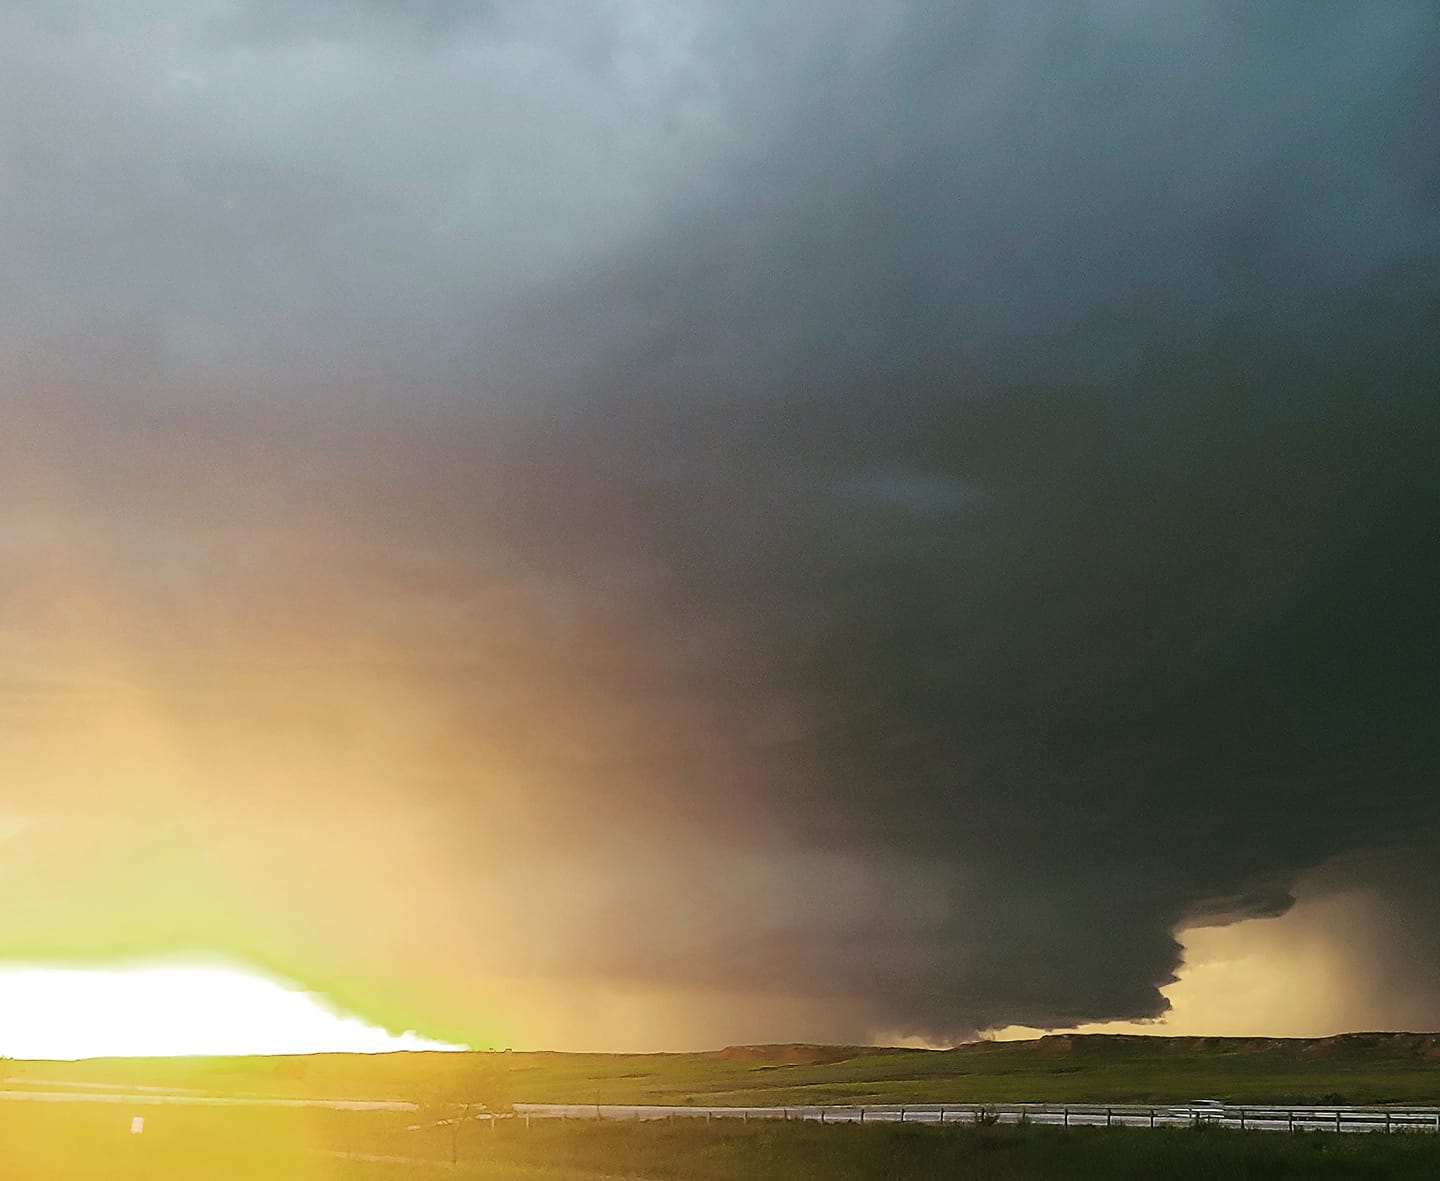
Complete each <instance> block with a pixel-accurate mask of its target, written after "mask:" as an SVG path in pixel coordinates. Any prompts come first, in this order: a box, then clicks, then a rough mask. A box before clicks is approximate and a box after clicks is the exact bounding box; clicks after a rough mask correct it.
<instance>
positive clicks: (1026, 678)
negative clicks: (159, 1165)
mask: <svg viewBox="0 0 1440 1181" xmlns="http://www.w3.org/2000/svg"><path fill="white" fill-rule="evenodd" d="M27 12H28V13H29V15H26V14H27ZM102 17H103V19H102ZM12 19H13V21H14V23H15V26H16V35H14V36H12V37H9V38H7V39H6V44H5V45H4V47H3V48H0V67H3V68H0V79H3V81H0V97H3V96H4V93H8V94H9V98H10V100H11V101H8V102H6V104H5V105H6V109H8V110H12V111H17V112H18V111H21V110H25V111H27V112H29V114H28V115H27V116H26V117H25V118H20V117H19V116H13V117H11V118H9V119H8V120H7V121H6V122H5V123H4V124H3V126H0V154H3V160H4V161H5V165H4V166H5V171H6V174H7V176H14V177H16V178H17V179H16V183H15V185H14V187H13V189H12V190H11V191H12V197H11V198H10V199H8V200H7V202H6V203H5V205H4V207H3V208H0V233H3V235H4V237H5V240H6V241H7V242H8V243H12V244H13V245H14V249H15V253H14V254H13V255H12V257H13V258H14V259H15V260H16V264H17V265H16V266H15V267H13V268H11V269H9V270H8V271H7V275H8V278H6V279H5V280H3V281H0V313H3V314H0V323H3V325H4V327H3V328H0V366H3V373H4V375H5V376H4V379H3V387H0V388H3V393H0V397H3V398H4V400H5V403H6V406H7V410H6V420H7V430H6V432H5V437H4V441H3V442H0V456H3V459H4V463H3V465H0V492H3V497H0V504H3V508H0V553H3V554H4V555H5V563H6V569H7V572H8V574H7V579H6V586H5V588H4V593H3V597H0V652H3V654H4V660H3V665H0V667H3V668H4V669H6V670H7V671H6V680H5V682H4V683H3V684H0V709H3V710H4V711H5V712H4V718H5V722H4V728H3V738H0V782H3V784H4V785H5V787H4V791H5V795H4V797H3V800H4V805H5V808H6V813H7V815H11V814H13V817H14V821H13V824H10V825H8V826H7V825H6V824H4V823H0V834H4V835H3V836H0V850H3V852H4V854H5V856H4V858H3V860H0V873H3V874H4V875H5V881H6V893H7V896H9V897H12V898H22V899H23V901H20V902H17V903H15V904H14V905H13V906H11V907H10V908H9V909H7V910H6V911H5V912H3V914H0V954H4V955H9V956H12V957H17V958H30V959H34V958H43V959H59V958H86V957H90V958H94V957H97V956H110V955H133V954H142V953H151V952H171V951H174V950H176V949H184V948H186V947H193V948H197V949H210V948H214V949H216V950H219V951H222V952H225V953H227V954H231V955H246V956H249V957H251V958H253V959H255V960H256V961H257V962H260V963H263V964H265V965H267V966H270V967H273V968H275V969H276V970H280V971H282V972H283V973H284V974H285V975H287V976H290V977H293V978H297V979H302V980H305V981H306V982H307V983H309V984H312V985H316V986H323V987H324V988H326V990H327V991H329V992H330V993H331V994H332V995H334V996H335V997H336V998H337V1000H339V1001H340V1002H341V1003H345V1004H350V1005H355V1006H359V1007H361V1008H362V1009H364V1011H366V1012H367V1013H369V1014H373V1015H374V1016H376V1017H377V1018H379V1019H386V1020H391V1021H392V1022H393V1023H394V1024H395V1025H396V1026H397V1027H400V1028H421V1029H423V1030H424V1032H426V1033H430V1034H432V1035H435V1036H440V1037H447V1038H469V1039H472V1040H477V1041H484V1040H487V1039H492V1038H496V1037H502V1036H503V1037H506V1038H510V1037H512V1036H513V1038H514V1040H515V1041H516V1042H517V1043H519V1042H525V1043H527V1044H539V1043H543V1042H547V1041H554V1042H556V1043H557V1044H558V1043H564V1044H570V1045H580V1044H583V1045H603V1046H610V1047H618V1046H620V1045H625V1044H628V1045H635V1044H637V1043H639V1042H644V1041H645V1039H646V1038H650V1037H653V1038H654V1041H653V1043H651V1042H647V1043H646V1044H655V1045H661V1044H663V1045H697V1044H707V1043H713V1042H718V1041H724V1040H730V1041H739V1040H757V1039H759V1038H785V1037H824V1038H827V1039H830V1040H845V1039H861V1038H866V1037H870V1036H874V1035H876V1034H879V1033H887V1034H915V1035H918V1036H922V1037H927V1038H940V1039H944V1038H953V1037H961V1036H966V1035H968V1034H971V1033H973V1032H974V1031H976V1030H980V1029H985V1028H989V1027H995V1026H1001V1025H1006V1024H1025V1025H1032V1026H1064V1025H1069V1024H1072V1023H1076V1022H1083V1021H1095V1020H1106V1019H1125V1018H1134V1017H1146V1016H1154V1015H1156V1014H1157V1013H1159V1012H1161V1011H1162V1010H1163V1008H1164V1005H1165V1003H1166V1002H1165V1000H1164V998H1163V997H1162V996H1161V995H1160V992H1159V988H1160V987H1161V986H1163V985H1164V984H1166V983H1167V982H1168V981H1169V980H1170V979H1171V978H1172V976H1173V973H1174V972H1175V971H1176V969H1177V967H1178V965H1179V946H1178V944H1177V943H1176V941H1175V937H1174V932H1175V931H1176V930H1177V929H1178V928H1180V927H1183V926H1185V925H1187V924H1194V923H1197V922H1220V921H1233V920H1236V919H1240V918H1245V917H1255V916H1265V915H1276V914H1280V913H1283V912H1284V911H1285V910H1286V908H1287V906H1288V905H1289V903H1290V898H1291V895H1290V890H1291V888H1292V886H1293V885H1294V883H1295V882H1296V881H1297V879H1298V878H1299V877H1300V876H1301V875H1302V874H1304V873H1306V872H1307V871H1309V870H1312V869H1314V867H1317V866H1320V865H1323V864H1326V863H1333V864H1343V865H1347V866H1348V865H1372V866H1378V865H1382V864H1384V865H1388V864H1389V863H1388V862H1387V861H1386V854H1385V851H1386V850H1388V849H1391V848H1393V847H1395V846H1396V843H1397V842H1398V841H1400V840H1402V839H1408V838H1409V837H1410V836H1411V835H1412V834H1413V833H1414V832H1416V831H1423V830H1425V829H1426V827H1427V826H1434V825H1436V824H1440V796H1437V793H1436V791H1435V783H1436V774H1437V770H1440V757H1437V756H1440V751H1437V749H1436V743H1435V740H1434V738H1433V736H1432V735H1433V733H1434V732H1435V727H1434V725H1433V720H1434V716H1435V712H1436V707H1437V705H1440V683H1437V681H1436V679H1435V677H1434V673H1433V670H1434V668H1435V667H1436V661H1437V657H1440V652H1437V638H1440V633H1437V631H1436V629H1435V628H1434V626H1433V622H1432V619H1431V614H1432V609H1431V600H1432V598H1433V589H1432V588H1433V587H1434V585H1435V583H1436V580H1437V576H1440V568H1437V559H1436V556H1435V554H1436V550H1435V546H1434V544H1433V537H1434V536H1435V533H1436V527H1437V525H1440V520H1437V517H1440V487H1437V483H1440V477H1437V475H1436V470H1437V469H1436V467H1435V464H1434V462H1433V455H1434V452H1435V447H1436V444H1437V443H1440V413H1437V411H1436V409H1435V406H1434V397H1433V391H1434V388H1435V383H1436V378H1437V376H1440V344H1437V339H1440V338H1437V337H1436V334H1435V332H1434V323H1435V316H1436V312H1437V309H1440V286H1437V281H1436V279H1435V276H1436V275H1437V274H1440V270H1437V266H1436V264H1437V262H1440V184H1437V180H1440V174H1437V172H1436V170H1435V164H1434V161H1435V160H1436V159H1440V154H1437V151H1436V149H1437V147H1440V144H1437V143H1436V133H1435V130H1434V127H1433V120H1431V119H1430V118H1429V117H1428V116H1429V112H1430V111H1432V110H1433V109H1434V107H1435V101H1436V99H1437V98H1440V95H1437V94H1436V89H1435V78H1436V77H1440V74H1437V73H1436V71H1435V70H1434V68H1433V67H1434V66H1435V64H1436V58H1437V52H1436V51H1437V48H1440V46H1437V43H1436V40H1435V37H1434V35H1433V33H1432V31H1431V30H1430V27H1429V26H1430V23H1431V22H1430V21H1429V19H1428V13H1427V7H1426V6H1425V5H1420V4H1413V5H1407V4H1393V5H1386V6H1369V7H1366V8H1364V9H1358V8H1356V7H1354V6H1349V5H1316V4H1306V5H1281V6H1267V7H1266V8H1265V10H1264V11H1263V12H1256V11H1253V10H1252V9H1251V8H1248V7H1245V6H1240V5H1229V4H1217V5H1212V6H1207V7H1204V8H1200V9H1194V10H1190V11H1187V12H1184V13H1177V12H1175V11H1172V10H1168V9H1166V10H1162V8H1161V7H1160V6H1158V5H1155V6H1152V5H1143V4H1102V3H1094V4H1089V5H1083V6H1079V7H1075V8H1073V9H1070V10H1067V12H1066V13H1064V14H1060V13H1052V12H1049V11H1048V10H1047V11H1045V12H1043V13H1042V12H1039V11H1038V10H1037V11H1028V10H1024V9H1016V8H1013V7H1010V6H999V5H988V4H967V5H953V4H945V5H928V4H921V3H915V4H906V5H893V6H876V5H871V4H854V5H848V4H825V5H787V6H785V7H784V10H783V11H770V12H759V11H755V10H751V9H747V8H744V7H743V6H742V7H736V6H731V5H718V4H716V5H711V4H702V3H695V4H686V5H666V6H655V5H648V4H640V3H633V4H616V5H610V6H598V7H595V8H593V9H586V10H585V12H584V13H583V14H579V13H577V12H576V11H575V10H574V9H573V8H571V7H568V6H566V7H562V6H558V5H555V6H552V5H546V4H534V5H529V4H527V5H519V4H509V3H493V4H488V5H473V6H471V5H457V4H430V5H412V6H408V7H407V8H406V10H405V12H404V13H403V14H402V13H399V12H398V11H391V8H390V7H386V6H383V5H377V4H365V3H358V2H356V3H345V4H340V3H335V4H321V3H318V2H317V3H307V4H289V5H284V6H280V5H271V4H263V3H258V2H257V3H248V4H243V3H228V4H216V5H213V6H208V7H202V8H201V9H195V8H193V7H192V6H184V7H183V8H182V7H181V6H173V5H166V4H164V3H160V2H159V0H156V2H155V3H150V4H138V3H137V4H128V5H124V6H120V7H118V8H116V7H115V6H107V8H106V9H105V12H104V14H100V13H99V10H98V9H94V8H92V7H90V6H88V5H85V4H81V3H76V4H72V5H69V6H62V7H55V8H50V7H46V8H39V7H37V8H35V9H33V10H26V9H23V8H22V9H19V10H17V15H16V16H14V17H13V18H12ZM22 97H24V99H25V102H24V103H23V104H22V103H21V98H22ZM1357 859H1358V860H1357ZM1397 864H1398V862H1397ZM1405 864H1409V865H1411V866H1412V870H1407V871H1405V872H1403V873H1402V872H1400V871H1398V870H1393V871H1392V870H1388V869H1387V872H1386V874H1380V873H1379V871H1378V870H1376V871H1375V872H1374V873H1373V874H1371V875H1370V878H1369V879H1367V880H1372V881H1373V889H1374V890H1375V891H1376V892H1377V895H1376V896H1377V897H1380V898H1382V899H1383V900H1384V905H1385V906H1386V907H1388V908H1389V910H1388V911H1387V913H1394V914H1396V915H1418V914H1423V913H1425V912H1426V908H1428V907H1431V906H1433V905H1434V902H1435V899H1434V898H1433V897H1431V895H1432V894H1433V888H1432V886H1431V885H1430V882H1429V876H1430V875H1428V873H1426V872H1425V871H1424V869H1423V865H1422V864H1421V862H1420V861H1414V860H1412V861H1409V862H1405ZM1347 872H1349V871H1347ZM1357 872H1358V871H1357ZM1367 872H1368V871H1367ZM1377 905H1378V904H1377ZM1407 921H1408V920H1404V919H1403V918H1397V919H1396V921H1395V922H1396V925H1395V926H1394V931H1395V932H1396V935H1395V946H1396V947H1397V948H1399V947H1401V946H1402V945H1403V944H1404V941H1405V938H1406V936H1405V935H1404V934H1403V932H1404V930H1405V929H1407V927H1406V922H1407ZM1387 929H1389V928H1387ZM217 945H219V946H217ZM1398 954H1399V953H1398V952H1397V955H1398ZM1402 958H1403V957H1402ZM1397 962H1398V961H1397ZM1400 970H1401V969H1397V971H1400ZM1404 971H1408V969H1404ZM1420 975H1421V973H1420V972H1419V969H1416V972H1415V978H1416V981H1417V982H1418V981H1419V978H1420ZM1415 987H1416V988H1419V989H1421V991H1422V992H1423V988H1422V986H1421V985H1420V984H1419V983H1416V984H1415ZM537 998H544V1003H543V1004H542V1003H540V1001H539V1000H537ZM1412 1001H1413V998H1412V1000H1410V1001H1407V1008H1406V1014H1407V1017H1408V1018H1409V1019H1411V1020H1413V1019H1414V1016H1415V1014H1416V1013H1417V1012H1421V1011H1423V1006H1424V1004H1425V1003H1429V1002H1427V1001H1424V1000H1423V998H1422V1000H1421V1001H1413V1003H1412ZM1436 1005H1437V1007H1436V1009H1435V1014H1436V1018H1437V1019H1440V1000H1437V1001H1436ZM1417 1006H1418V1007H1417ZM646 1012H652V1013H655V1014H661V1013H663V1014H664V1017H663V1020H662V1019H661V1018H660V1017H658V1016H657V1018H656V1023H655V1026H654V1031H653V1033H646V1032H645V1030H646V1026H645V1022H644V1014H645V1013H646ZM578 1014H584V1017H583V1019H582V1018H581V1017H580V1016H578Z"/></svg>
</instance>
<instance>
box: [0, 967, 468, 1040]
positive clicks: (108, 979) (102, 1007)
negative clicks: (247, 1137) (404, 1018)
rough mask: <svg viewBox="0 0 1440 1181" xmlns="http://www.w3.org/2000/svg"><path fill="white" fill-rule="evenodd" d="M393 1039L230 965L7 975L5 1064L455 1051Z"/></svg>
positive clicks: (0, 1007) (1, 1034)
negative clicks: (21, 1060)
mask: <svg viewBox="0 0 1440 1181" xmlns="http://www.w3.org/2000/svg"><path fill="white" fill-rule="evenodd" d="M463 1048H464V1047H461V1046H453V1045H447V1044H444V1043H440V1042H434V1041H430V1040H427V1039H426V1038H422V1037H418V1036H417V1035H415V1034H414V1033H411V1032H407V1033H403V1034H400V1035H398V1036H397V1035H394V1034H391V1033H387V1032H386V1031H385V1030H383V1029H380V1028H378V1027H377V1026H374V1025H371V1024H369V1023H368V1022H366V1021H364V1020H362V1019H361V1018H358V1017H355V1016H351V1015H345V1014H341V1013H338V1012H335V1011H334V1010H333V1009H332V1008H330V1007H329V1006H327V1005H326V1003H325V1001H324V999H323V998H322V997H319V996H316V995H315V994H314V993H310V992H306V991H304V990H302V989H299V988H296V987H295V986H294V985H293V984H286V983H284V982H281V981H278V980H272V979H269V978H267V977H265V976H263V975H260V974H259V973H255V972H251V971H244V970H241V969H239V968H232V967H216V966H213V965H212V966H203V967H202V966H189V967H184V966H174V965H170V966H150V967H139V966H133V967H124V968H20V967H12V968H7V969H4V970H0V1055H3V1056H5V1057H8V1058H47V1059H57V1058H104V1057H125V1056H133V1057H163V1056H171V1055H192V1054H194V1055H214V1054H312V1053H322V1052H333V1051H345V1052H350V1053H380V1052H384V1051H388V1050H457V1049H463Z"/></svg>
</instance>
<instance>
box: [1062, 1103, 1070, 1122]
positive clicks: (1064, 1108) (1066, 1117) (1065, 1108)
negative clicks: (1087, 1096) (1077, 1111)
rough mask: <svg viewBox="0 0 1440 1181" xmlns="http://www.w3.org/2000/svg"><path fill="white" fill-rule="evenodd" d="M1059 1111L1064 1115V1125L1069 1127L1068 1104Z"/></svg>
mask: <svg viewBox="0 0 1440 1181" xmlns="http://www.w3.org/2000/svg"><path fill="white" fill-rule="evenodd" d="M1061 1111H1063V1112H1064V1113H1065V1119H1064V1124H1065V1126H1066V1127H1067V1128H1068V1127H1069V1126H1070V1104H1068V1103H1067V1104H1065V1106H1064V1107H1063V1108H1061Z"/></svg>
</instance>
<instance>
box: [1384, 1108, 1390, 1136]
mask: <svg viewBox="0 0 1440 1181" xmlns="http://www.w3.org/2000/svg"><path fill="white" fill-rule="evenodd" d="M1385 1130H1386V1131H1387V1132H1388V1131H1390V1113H1389V1112H1388V1111H1387V1112H1386V1113H1385Z"/></svg>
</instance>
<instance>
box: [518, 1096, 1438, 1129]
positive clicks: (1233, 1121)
mask: <svg viewBox="0 0 1440 1181" xmlns="http://www.w3.org/2000/svg"><path fill="white" fill-rule="evenodd" d="M515 1110H516V1114H517V1115H519V1116H522V1117H524V1119H525V1121H526V1123H529V1121H530V1120H531V1119H619V1120H657V1119H671V1120H674V1119H705V1120H713V1119H740V1120H809V1121H813V1122H817V1123H822V1124H823V1123H862V1124H863V1123H917V1124H965V1123H970V1124H982V1125H991V1124H1038V1125H1044V1126H1059V1127H1128V1128H1136V1127H1151V1128H1154V1127H1186V1126H1189V1127H1198V1126H1215V1127H1229V1128H1238V1129H1241V1130H1246V1131H1250V1130H1253V1131H1291V1132H1299V1131H1332V1132H1431V1133H1437V1134H1440V1107H1380V1106H1376V1107H1349V1106H1325V1107H1306V1106H1284V1105H1274V1104H1254V1105H1251V1104H1220V1103H1216V1104H1209V1103H1204V1104H1187V1103H1179V1104H1145V1105H1142V1104H1095V1103H1059V1104H1057V1103H943V1104H934V1103H932V1104H925V1103H917V1104H908V1103H907V1104H893V1103H892V1104H849V1105H826V1106H814V1105H805V1106H801V1105H792V1106H785V1107H701V1106H694V1105H685V1106H660V1105H633V1106H632V1105H602V1104H593V1103H591V1104H538V1103H537V1104H517V1105H516V1109H515Z"/></svg>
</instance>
